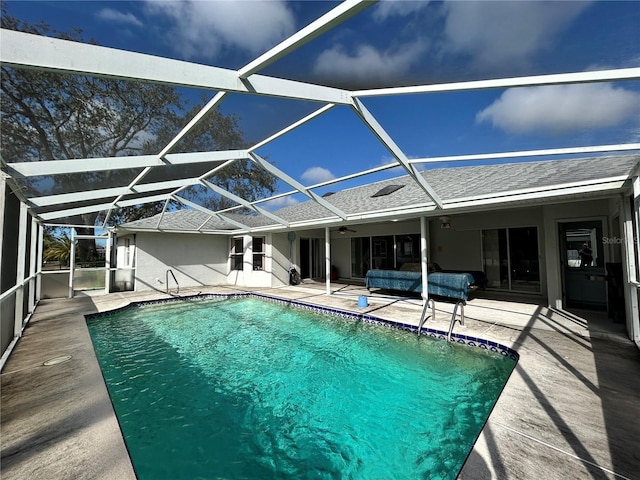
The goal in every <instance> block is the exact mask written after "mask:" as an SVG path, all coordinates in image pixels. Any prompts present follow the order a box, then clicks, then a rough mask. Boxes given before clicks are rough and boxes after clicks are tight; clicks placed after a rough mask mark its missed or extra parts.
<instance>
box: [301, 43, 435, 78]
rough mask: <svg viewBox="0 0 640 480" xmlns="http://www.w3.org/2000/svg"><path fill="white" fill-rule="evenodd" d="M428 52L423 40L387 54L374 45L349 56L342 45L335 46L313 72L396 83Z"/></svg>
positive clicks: (365, 46)
mask: <svg viewBox="0 0 640 480" xmlns="http://www.w3.org/2000/svg"><path fill="white" fill-rule="evenodd" d="M426 48H427V46H426V43H425V42H424V41H422V40H418V41H416V42H414V43H411V44H404V45H401V46H400V47H399V48H395V49H393V50H387V51H384V52H381V51H378V50H376V49H375V48H374V47H372V46H371V45H360V46H358V47H357V48H356V49H355V51H353V52H348V51H346V49H345V48H344V47H343V46H342V45H336V46H334V47H333V48H331V49H330V50H325V51H324V52H322V53H321V54H320V56H319V57H318V58H317V60H316V63H315V65H314V67H313V70H314V72H315V73H317V74H320V75H330V76H332V77H334V78H335V77H339V78H344V79H349V80H351V81H356V82H357V81H362V80H369V81H371V80H387V79H393V78H397V77H398V76H399V75H402V74H404V73H406V72H408V71H409V69H410V67H411V66H412V65H413V64H414V63H415V62H416V61H417V60H418V59H419V58H420V56H421V55H422V54H423V53H424V52H425V51H426Z"/></svg>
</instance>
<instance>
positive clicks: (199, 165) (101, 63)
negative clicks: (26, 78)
mask: <svg viewBox="0 0 640 480" xmlns="http://www.w3.org/2000/svg"><path fill="white" fill-rule="evenodd" d="M373 3H375V2H370V1H360V0H355V1H346V2H343V3H341V4H339V5H338V6H336V7H335V8H333V9H332V10H330V11H329V12H327V13H325V14H324V15H322V16H321V17H320V18H318V19H317V20H315V21H313V22H312V23H310V24H309V25H308V26H306V27H305V28H302V29H301V30H299V31H298V32H297V33H295V34H293V35H291V36H290V37H289V38H287V39H286V40H284V41H282V42H281V43H279V44H278V45H276V46H275V47H273V48H272V49H270V50H269V51H267V52H266V53H264V54H262V55H260V56H259V57H257V58H256V59H254V60H252V61H251V62H249V63H247V64H246V65H245V66H243V67H242V68H240V69H238V70H234V69H228V68H220V67H214V66H208V65H202V64H196V63H191V62H186V61H181V60H174V59H170V58H162V57H157V56H152V55H148V54H143V53H134V52H129V51H123V50H117V49H113V48H107V47H102V46H96V45H89V44H83V43H78V42H71V41H66V40H60V39H54V38H49V37H42V36H37V35H32V34H27V33H22V32H17V31H11V30H6V29H2V30H1V32H0V33H1V37H0V38H1V41H2V49H1V50H0V61H1V62H2V64H3V65H6V66H11V67H14V68H31V69H37V70H44V71H54V72H63V73H73V74H82V75H90V76H100V77H109V78H117V79H125V80H134V81H143V82H150V83H156V84H168V85H172V86H177V87H196V88H199V89H204V90H208V91H211V92H212V95H213V96H212V98H211V100H210V101H209V103H208V104H207V105H206V106H205V107H204V108H203V109H202V110H201V111H200V112H199V113H198V114H197V115H196V116H195V117H194V118H193V119H192V120H191V121H190V122H189V123H188V124H187V125H186V126H185V127H184V128H183V129H182V130H181V131H180V132H179V133H177V135H175V137H174V138H173V139H172V140H171V141H170V142H169V143H168V144H167V145H166V146H165V147H164V148H163V149H162V150H161V151H159V152H158V153H157V154H156V155H140V156H126V157H113V158H99V159H98V158H85V159H73V160H55V161H48V162H23V161H19V159H6V158H3V159H2V169H3V170H4V172H5V175H7V176H8V178H9V180H10V182H12V184H13V185H14V186H17V187H18V188H16V189H15V190H16V191H17V192H18V193H19V192H20V188H19V187H20V185H21V184H22V183H23V181H24V179H28V178H34V177H45V176H47V177H53V178H55V176H57V175H75V174H82V173H88V172H91V173H97V174H98V175H99V174H100V173H99V172H108V171H112V170H121V171H123V172H126V173H127V175H126V177H127V180H126V181H125V182H124V183H123V182H122V181H121V183H119V184H117V185H108V184H107V182H99V183H101V186H100V187H97V188H96V187H94V188H89V185H79V186H78V187H77V188H78V189H77V191H73V192H71V191H69V192H65V193H61V194H55V195H38V194H36V195H33V196H26V195H23V198H22V199H23V201H25V202H26V203H27V204H28V205H29V207H30V210H31V212H32V214H33V215H34V216H35V217H36V218H38V219H39V220H41V221H43V222H45V223H48V222H56V221H60V219H64V218H67V217H69V216H72V215H78V214H83V213H90V212H99V211H105V212H107V213H106V219H105V221H104V226H106V223H107V220H108V218H109V214H110V212H111V211H112V210H113V209H115V208H117V207H124V206H132V205H140V204H142V203H146V202H157V201H165V202H168V201H175V202H179V203H180V204H182V205H184V206H186V207H187V208H190V209H196V210H200V211H202V212H205V213H206V214H207V215H210V218H214V217H216V218H218V219H220V220H223V221H224V222H226V223H227V224H229V226H230V230H229V231H230V232H233V231H251V230H252V228H251V227H249V226H247V225H245V224H243V223H241V222H239V221H238V220H237V219H232V218H230V217H229V216H228V215H227V214H228V213H230V212H232V211H233V210H235V209H237V208H249V209H251V210H252V211H253V212H254V213H255V214H258V215H263V216H265V217H266V218H267V219H268V221H269V224H273V227H274V229H282V228H283V227H284V228H287V227H289V226H290V225H289V223H288V222H287V221H286V220H284V219H282V218H280V217H279V216H278V215H277V212H276V213H274V212H272V211H270V210H268V209H267V208H265V207H264V206H263V205H261V204H264V203H266V202H268V201H272V200H274V199H278V198H282V197H286V196H289V195H294V194H301V195H303V196H304V197H306V198H308V199H309V200H310V201H312V202H315V203H316V204H318V205H319V206H321V207H322V208H324V209H325V210H326V212H327V216H326V218H325V219H324V220H323V222H322V223H328V224H337V223H341V222H348V221H349V216H348V215H347V214H346V213H345V212H344V211H342V210H341V209H339V208H337V207H336V206H335V205H333V204H332V203H331V200H330V199H327V198H323V197H322V196H321V195H319V194H318V193H316V192H315V190H317V189H319V188H321V187H327V186H329V185H334V184H338V183H340V182H344V181H345V180H351V179H362V180H363V181H365V182H366V181H367V178H368V177H370V176H371V175H373V174H376V173H379V172H383V171H386V170H390V169H392V168H397V167H400V168H401V169H402V170H403V171H404V172H405V173H406V174H408V176H409V177H410V179H411V180H412V181H413V182H415V184H416V185H417V186H418V187H419V188H420V189H421V190H422V191H423V193H424V196H425V201H428V202H430V203H432V204H433V205H434V207H432V208H430V209H431V210H433V212H435V213H432V214H436V215H441V214H443V213H444V212H446V211H447V209H448V206H447V205H446V204H445V202H443V200H442V198H441V193H439V192H438V191H436V190H435V189H434V188H433V187H432V185H431V184H430V183H429V180H428V175H427V176H426V178H425V176H423V175H422V174H421V173H420V171H419V167H420V166H425V165H428V164H434V163H441V162H456V161H466V162H468V161H480V160H498V159H502V158H509V159H516V158H527V157H544V156H549V157H553V156H559V155H572V154H585V153H586V154H601V153H606V152H621V151H635V150H639V149H640V144H638V143H625V144H613V145H588V146H578V147H575V148H555V149H552V148H550V149H544V150H527V151H511V152H493V153H478V154H467V155H448V156H442V157H431V158H411V159H410V158H409V156H408V155H407V154H406V153H405V152H404V151H403V149H402V148H401V147H400V146H399V144H398V142H396V141H395V140H394V138H393V136H392V135H391V134H390V133H389V132H388V131H387V130H385V128H384V127H383V126H382V124H381V123H380V121H379V120H378V119H377V118H376V116H375V115H374V114H373V113H372V112H371V111H370V110H369V109H368V108H367V107H366V106H365V104H364V102H363V100H364V99H366V98H372V97H380V96H386V97H392V98H396V97H400V96H403V95H427V94H433V93H444V92H461V91H470V90H473V91H476V90H486V89H505V88H513V87H531V86H545V85H570V84H578V83H601V82H620V81H637V80H640V68H621V69H608V70H598V71H587V72H584V71H583V72H573V73H562V74H546V75H533V76H521V77H509V78H498V79H489V80H469V81H455V82H447V83H437V84H433V83H432V84H425V85H416V86H397V87H384V88H374V89H366V90H345V89H342V88H337V87H332V86H326V85H322V84H314V83H309V82H303V81H299V80H291V79H286V78H280V77H275V76H268V75H261V74H259V73H258V72H260V71H262V70H264V69H265V68H267V67H268V66H269V65H271V64H273V63H274V62H276V61H277V60H279V59H281V58H284V57H286V56H288V55H291V54H293V53H294V52H296V51H297V50H299V49H300V48H301V47H303V46H304V45H305V44H307V43H308V42H310V41H312V40H314V39H315V38H317V37H318V36H320V35H322V34H324V33H326V32H328V31H330V30H331V29H334V28H336V27H338V26H339V25H341V24H342V23H344V22H346V21H347V20H349V19H350V18H352V17H354V16H355V15H358V14H360V13H361V12H363V11H364V10H365V9H366V8H367V7H369V6H371V5H372V4H373ZM235 94H242V95H250V96H257V97H275V98H285V99H295V100H300V101H305V102H312V103H314V104H316V108H315V110H314V111H312V112H311V113H309V114H307V115H306V116H304V117H302V118H300V119H298V120H296V121H295V122H293V123H291V124H289V125H286V126H285V127H284V128H281V129H280V130H279V131H277V132H276V133H274V134H273V135H270V136H269V137H268V138H265V139H263V140H261V141H259V142H257V143H255V144H254V145H252V146H250V147H249V148H246V149H241V150H226V151H211V152H192V153H175V152H174V153H172V150H173V149H174V147H175V146H176V145H177V144H178V143H179V141H180V140H181V139H182V138H184V137H185V136H186V135H187V134H188V133H189V132H191V131H192V130H193V129H194V127H195V126H196V125H198V124H199V122H200V121H201V120H202V119H203V118H204V117H205V115H206V114H207V113H208V112H209V111H210V110H211V109H213V108H216V107H217V106H219V105H220V103H221V102H222V101H223V100H224V99H226V98H227V97H228V96H229V95H235ZM339 106H343V107H344V106H346V107H348V108H349V109H351V111H352V113H353V114H354V116H355V118H357V119H358V121H359V122H361V124H362V125H364V126H365V127H366V128H367V129H368V130H369V131H370V132H371V133H373V135H374V136H375V138H376V139H377V141H379V142H380V144H381V145H382V146H383V147H384V149H386V151H387V152H388V153H389V154H390V156H391V158H392V159H393V161H392V162H390V163H388V164H385V165H382V166H379V167H374V168H370V169H367V170H362V171H359V172H356V173H354V174H350V175H347V176H342V177H340V178H335V179H332V180H329V181H325V182H321V183H316V184H303V183H301V182H300V181H298V180H296V179H295V178H294V176H293V175H290V174H288V173H287V172H285V171H283V170H282V169H280V168H278V167H276V166H275V164H274V163H272V162H271V161H269V160H267V159H265V158H263V157H262V156H260V155H259V154H258V153H257V152H258V150H259V149H260V148H262V147H264V146H265V145H267V144H269V143H270V142H273V141H275V140H277V139H280V138H282V137H285V136H286V135H288V134H290V132H292V131H294V130H295V129H297V128H299V127H301V126H303V125H305V124H308V123H309V124H312V122H313V120H314V119H316V118H318V117H320V116H322V115H324V114H326V113H327V112H329V111H331V110H332V109H334V108H336V107H339ZM345 135H348V133H345ZM304 153H305V152H300V155H301V156H304ZM238 159H246V160H248V161H250V162H253V163H254V164H256V165H258V166H260V167H261V168H263V169H265V170H267V171H268V172H270V173H271V174H272V175H273V176H275V177H276V178H277V179H278V180H279V181H281V182H282V183H283V184H285V185H287V186H288V187H290V190H289V191H286V192H279V193H278V194H276V195H273V196H271V197H268V198H262V199H260V200H258V201H253V202H250V201H248V200H246V199H243V198H241V197H238V196H237V195H235V194H233V193H231V192H229V191H226V190H225V189H223V188H222V187H221V186H219V185H216V184H215V183H214V182H212V181H211V180H210V178H211V177H212V175H214V174H215V173H216V172H218V171H220V169H224V168H225V167H227V166H228V165H230V164H231V163H233V162H234V161H236V160H238ZM178 167H179V168H178ZM187 167H188V168H187ZM196 185H197V186H199V187H200V188H204V189H208V190H209V191H210V192H212V193H215V194H216V195H220V196H223V197H226V198H228V199H230V200H232V201H233V202H234V203H235V204H237V206H236V207H233V208H232V209H226V210H221V211H213V210H209V209H208V208H205V207H204V206H202V205H199V204H197V203H194V202H192V201H190V200H188V199H185V198H184V197H183V196H181V192H182V191H183V190H184V189H185V188H187V187H190V186H196ZM482 201H484V202H486V199H482ZM426 211H427V210H425V212H426ZM261 229H262V230H264V227H261Z"/></svg>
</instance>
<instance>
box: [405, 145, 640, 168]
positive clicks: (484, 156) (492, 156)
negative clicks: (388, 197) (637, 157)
mask: <svg viewBox="0 0 640 480" xmlns="http://www.w3.org/2000/svg"><path fill="white" fill-rule="evenodd" d="M633 150H640V143H629V144H618V145H595V146H591V147H567V148H549V149H543V150H520V151H515V152H499V153H477V154H472V155H448V156H442V157H429V158H414V159H411V160H409V163H410V164H422V163H441V162H463V161H473V160H497V159H503V158H506V159H509V158H525V157H540V156H544V157H547V156H552V155H575V154H582V153H606V152H627V151H633Z"/></svg>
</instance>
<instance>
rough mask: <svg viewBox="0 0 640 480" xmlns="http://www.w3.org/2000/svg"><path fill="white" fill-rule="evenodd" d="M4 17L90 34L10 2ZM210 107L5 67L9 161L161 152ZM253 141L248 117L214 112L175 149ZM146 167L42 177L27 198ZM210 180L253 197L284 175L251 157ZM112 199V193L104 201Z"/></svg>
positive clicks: (124, 215) (175, 174) (149, 90)
mask: <svg viewBox="0 0 640 480" xmlns="http://www.w3.org/2000/svg"><path fill="white" fill-rule="evenodd" d="M1 21H2V27H3V28H8V29H13V30H20V31H24V32H28V33H34V34H37V35H48V36H57V37H59V38H64V39H67V40H73V41H81V40H82V34H81V32H80V31H74V32H72V33H60V32H56V31H54V30H52V29H51V28H50V27H49V26H48V25H46V24H44V23H39V24H29V23H26V22H23V21H21V20H18V19H16V18H14V17H12V16H11V15H9V14H8V13H7V11H6V6H5V4H3V6H2V17H1ZM204 100H205V99H202V101H203V102H204ZM202 105H203V103H202V104H200V103H198V104H196V105H193V106H192V107H191V108H187V102H186V101H185V100H183V98H182V97H181V95H180V94H179V92H178V90H177V89H175V88H173V87H169V86H166V85H156V84H148V83H142V82H133V81H124V80H118V79H107V78H99V77H89V76H82V75H69V74H58V73H52V72H42V71H36V70H32V69H16V68H11V67H7V66H2V73H1V90H0V109H1V122H2V124H1V127H2V128H1V132H0V135H1V141H2V148H3V158H4V159H5V160H7V161H9V162H15V161H21V162H24V161H52V160H60V159H85V158H102V157H115V156H126V155H140V154H156V153H158V152H160V151H161V150H162V149H163V148H164V147H165V146H166V145H167V144H168V143H169V141H170V140H171V139H173V138H174V136H175V135H176V134H177V133H178V132H179V131H180V130H181V129H182V128H183V127H184V126H185V125H186V124H187V123H188V121H189V120H190V119H191V118H192V117H193V116H194V115H195V114H196V113H197V112H199V111H200V110H201V108H202ZM245 146H246V145H245V142H244V140H243V133H242V131H241V130H240V128H239V126H238V119H237V118H236V117H234V116H230V115H224V114H222V113H221V112H220V111H218V110H217V109H214V110H213V111H211V112H210V113H209V114H208V115H207V116H206V118H205V119H203V121H202V122H200V123H199V124H198V125H197V127H196V128H195V129H194V130H193V131H191V132H189V134H188V135H187V136H186V137H185V138H183V139H182V140H181V141H180V142H179V143H178V144H177V145H176V146H175V147H174V149H173V150H172V151H174V152H194V151H211V150H227V149H236V148H243V147H245ZM172 168H173V167H172ZM193 170H194V167H193V166H183V167H180V169H176V170H169V176H170V177H171V178H182V177H184V176H199V175H200V174H202V173H201V172H199V174H198V175H193ZM153 172H154V171H153V170H152V173H153ZM139 173H140V170H139V169H124V170H109V171H97V172H86V173H82V174H73V175H56V176H54V177H50V178H43V177H36V178H35V179H31V180H30V181H29V182H28V183H27V184H26V185H24V187H25V189H26V194H27V196H36V195H41V194H44V195H51V194H57V193H67V192H76V191H86V190H91V189H98V188H107V187H112V186H123V185H124V186H126V185H128V184H129V183H130V182H131V181H132V180H133V179H134V178H135V177H136V176H137V175H138V174H139ZM163 179H165V178H163ZM209 180H210V181H212V182H213V183H216V184H218V185H220V186H221V187H222V188H225V189H228V190H230V191H231V192H233V193H235V194H236V195H239V196H241V197H243V198H245V199H247V200H249V201H251V200H255V199H257V198H258V197H262V196H265V195H267V194H270V193H273V191H274V189H275V179H274V178H273V177H272V176H271V175H270V174H268V172H265V171H263V170H262V169H260V168H259V167H256V166H255V165H253V164H252V163H250V162H247V161H236V162H234V163H233V164H232V165H231V166H229V167H227V168H224V169H222V170H220V171H219V172H217V173H216V175H215V177H212V178H209ZM184 194H185V195H186V196H187V197H189V198H190V199H191V200H195V201H198V202H200V203H202V204H204V205H206V206H207V207H209V208H212V209H219V208H226V207H228V206H230V205H231V202H229V201H228V200H226V199H225V198H220V197H219V196H217V195H212V194H211V193H210V192H206V191H202V190H198V189H189V190H187V191H185V192H184ZM108 200H113V197H111V198H109V199H107V201H108ZM104 202H105V199H97V200H96V201H95V203H104ZM162 208H163V203H156V204H149V205H140V206H136V207H129V208H125V209H119V210H117V211H114V212H112V214H111V216H110V219H109V223H110V224H111V225H117V224H119V223H122V222H124V221H131V220H135V219H138V218H144V217H147V216H150V215H155V214H157V213H159V212H160V211H161V210H162ZM103 219H104V213H102V214H99V213H98V212H95V213H89V214H83V215H77V216H74V217H70V218H67V219H66V221H67V222H68V223H69V224H75V225H87V226H88V228H87V229H86V230H85V229H79V230H78V233H79V234H92V233H93V226H94V225H95V224H96V223H97V222H98V221H102V220H103ZM80 243H81V244H82V245H79V252H80V255H81V256H83V257H85V256H86V257H91V256H92V253H91V251H90V250H91V249H92V248H93V250H94V251H95V245H94V246H93V247H91V245H89V244H87V245H85V243H86V242H84V241H82V242H80ZM94 253H95V252H94Z"/></svg>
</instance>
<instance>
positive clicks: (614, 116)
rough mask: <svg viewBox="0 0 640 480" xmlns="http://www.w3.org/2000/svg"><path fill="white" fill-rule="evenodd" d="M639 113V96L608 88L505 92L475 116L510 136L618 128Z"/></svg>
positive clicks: (564, 87) (556, 87) (561, 87)
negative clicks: (617, 126) (512, 134)
mask: <svg viewBox="0 0 640 480" xmlns="http://www.w3.org/2000/svg"><path fill="white" fill-rule="evenodd" d="M638 111H640V93H637V92H633V91H630V90H625V89H623V88H616V87H614V86H613V85H611V84H585V85H554V86H548V87H527V88H513V89H510V90H507V91H506V92H504V93H503V94H502V96H501V97H500V98H499V99H498V100H496V101H495V102H494V103H493V104H491V105H490V106H489V107H487V108H485V109H484V110H482V111H481V112H480V113H478V114H477V115H476V121H477V122H479V123H482V122H490V123H491V124H492V125H493V126H495V127H498V128H500V129H502V130H505V131H507V132H511V133H533V132H545V133H563V132H570V131H579V130H583V129H587V128H604V127H611V126H615V125H619V124H620V123H622V122H623V121H625V120H626V119H628V118H630V117H631V116H633V115H637V113H638Z"/></svg>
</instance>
